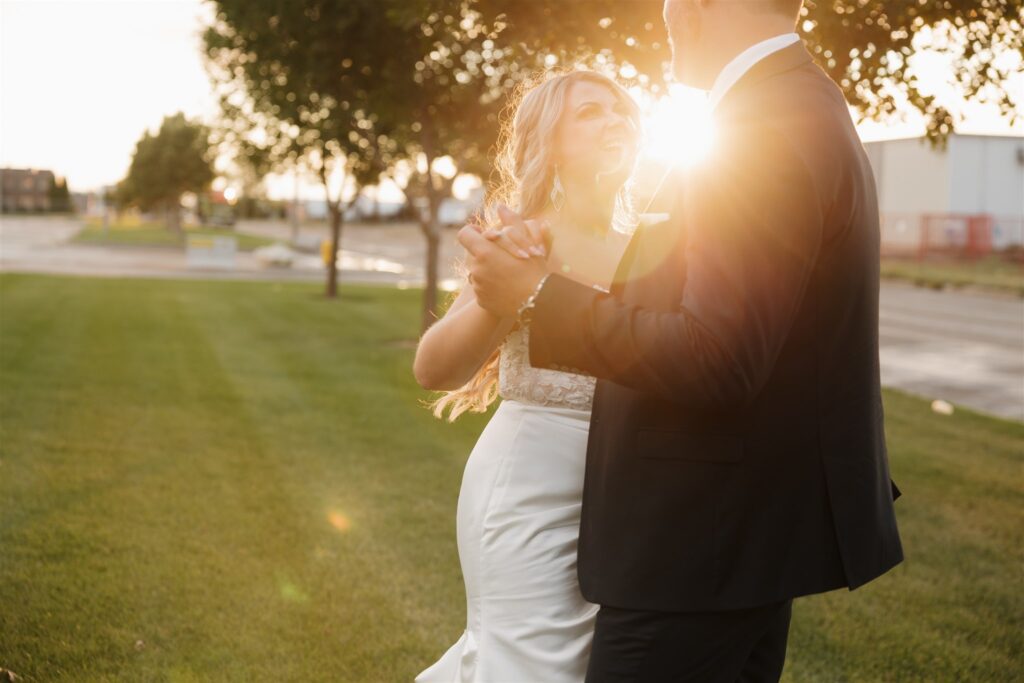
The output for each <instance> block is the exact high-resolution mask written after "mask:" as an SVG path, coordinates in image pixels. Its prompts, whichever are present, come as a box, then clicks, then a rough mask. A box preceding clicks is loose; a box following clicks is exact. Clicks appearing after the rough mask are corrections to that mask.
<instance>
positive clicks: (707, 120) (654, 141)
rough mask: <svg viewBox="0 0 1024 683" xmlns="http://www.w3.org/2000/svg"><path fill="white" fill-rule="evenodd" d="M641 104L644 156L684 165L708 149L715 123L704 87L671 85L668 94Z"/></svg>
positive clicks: (701, 157) (712, 140)
mask: <svg viewBox="0 0 1024 683" xmlns="http://www.w3.org/2000/svg"><path fill="white" fill-rule="evenodd" d="M644 105H646V106H643V109H644V111H645V115H644V118H643V126H644V140H645V142H644V149H643V154H644V156H646V157H648V158H649V159H651V160H653V161H657V162H660V163H666V164H672V165H673V166H678V167H682V168H685V167H688V166H693V165H694V164H697V163H699V162H700V161H701V160H702V159H704V158H705V157H707V155H708V154H709V153H710V152H711V149H712V147H713V145H714V137H715V126H714V121H713V119H712V117H711V107H710V105H709V104H708V100H707V95H706V94H705V93H704V91H702V90H696V89H694V88H687V87H685V86H681V85H673V86H671V88H670V89H669V94H668V96H666V97H661V98H659V99H657V100H654V101H648V102H646V103H644Z"/></svg>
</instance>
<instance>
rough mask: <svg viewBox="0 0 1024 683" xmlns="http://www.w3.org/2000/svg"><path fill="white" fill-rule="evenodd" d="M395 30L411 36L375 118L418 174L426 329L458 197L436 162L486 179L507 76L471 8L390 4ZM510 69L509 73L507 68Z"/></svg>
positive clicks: (433, 2) (489, 29)
mask: <svg viewBox="0 0 1024 683" xmlns="http://www.w3.org/2000/svg"><path fill="white" fill-rule="evenodd" d="M386 4H387V5H389V10H388V18H389V19H390V21H391V23H392V26H393V27H394V30H395V31H397V32H398V33H399V34H401V35H403V36H405V38H404V40H403V41H402V43H401V46H400V47H397V48H396V49H394V50H393V51H392V52H390V53H389V55H388V62H387V65H386V72H387V73H389V74H390V77H389V78H388V79H387V83H386V84H382V85H378V86H377V87H376V88H375V90H374V95H373V106H374V111H375V112H377V113H378V114H379V115H380V116H381V117H382V118H384V119H386V120H387V121H388V122H389V128H390V130H391V135H392V137H393V139H394V140H395V141H396V143H397V152H398V153H397V154H396V156H395V159H404V160H406V161H407V162H408V163H410V164H411V165H412V167H413V172H412V173H411V174H410V176H409V180H408V182H407V183H406V185H405V188H404V190H405V192H406V194H407V195H409V198H410V199H421V200H423V204H425V206H426V210H425V211H416V216H417V219H418V222H419V226H420V230H421V232H422V233H423V237H424V239H425V240H426V242H427V252H426V261H427V262H426V283H425V287H424V292H423V305H422V309H421V311H422V316H421V318H422V324H421V327H422V329H423V330H426V328H427V327H429V326H430V325H431V324H433V322H434V321H435V320H436V319H437V315H438V296H437V290H438V279H439V273H440V262H439V251H440V246H441V239H442V226H441V223H440V220H439V212H440V208H441V203H442V202H443V201H444V200H445V199H446V198H447V197H450V196H451V189H452V182H453V180H454V176H445V175H442V174H441V173H439V172H438V170H437V168H436V164H435V162H436V161H437V160H438V159H440V158H442V157H445V156H450V157H451V158H452V159H453V160H454V162H455V164H456V167H457V171H459V172H478V173H480V172H482V171H483V170H484V169H486V168H487V163H486V158H487V152H488V150H489V149H490V148H491V147H492V146H493V143H494V140H495V138H496V135H497V129H498V108H499V106H500V105H501V103H502V102H501V97H500V96H501V89H500V87H499V86H500V83H501V80H500V73H499V71H500V70H499V69H496V68H494V66H493V64H495V63H498V60H499V59H500V56H501V53H500V51H499V52H498V54H497V55H495V53H494V50H493V49H492V48H493V45H494V39H495V38H496V37H497V30H496V28H495V27H494V26H491V25H488V24H486V23H484V22H482V21H481V16H480V14H479V13H478V12H476V11H475V10H474V9H473V4H474V3H473V2H471V1H470V0H411V1H410V0H404V1H397V0H387V1H386ZM503 69H504V67H503Z"/></svg>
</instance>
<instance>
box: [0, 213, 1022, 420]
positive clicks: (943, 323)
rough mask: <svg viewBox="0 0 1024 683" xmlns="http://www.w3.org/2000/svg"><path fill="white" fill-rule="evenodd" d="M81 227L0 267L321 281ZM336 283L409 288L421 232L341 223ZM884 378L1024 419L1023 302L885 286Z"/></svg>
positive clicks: (54, 235) (26, 235)
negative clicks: (81, 237)
mask: <svg viewBox="0 0 1024 683" xmlns="http://www.w3.org/2000/svg"><path fill="white" fill-rule="evenodd" d="M78 229H79V224H78V223H77V222H74V221H69V220H67V219H52V218H30V219H12V218H7V217H4V218H2V219H0V271H28V272H47V273H66V274H79V275H102V276H111V275H113V276H126V277H135V276H144V277H170V278H182V277H189V278H231V279H275V280H279V279H304V280H313V281H317V280H320V279H322V278H323V266H322V264H321V263H320V261H319V257H318V256H316V255H307V256H304V257H300V258H299V261H298V262H297V264H296V267H294V268H291V269H284V270H282V269H276V268H267V267H265V266H263V265H262V264H261V263H260V262H259V261H258V260H257V259H256V258H255V257H253V256H252V255H251V254H239V255H238V257H237V259H236V262H235V268H234V269H233V270H226V271H225V270H221V271H209V270H197V269H192V268H189V267H188V265H187V263H186V262H185V257H184V255H183V254H182V253H181V252H180V251H178V250H173V249H139V248H130V249H128V248H122V247H117V248H115V247H96V246H82V245H72V244H67V243H66V240H67V239H68V238H70V237H71V236H72V235H74V233H75V232H76V231H77V230H78ZM238 229H239V230H240V231H243V232H247V233H251V234H259V235H263V236H267V237H273V238H277V239H281V240H287V239H288V237H289V236H290V230H289V228H288V226H287V225H285V224H283V223H268V222H249V223H245V222H243V223H241V224H240V225H239V226H238ZM326 235H327V230H326V228H325V227H323V226H304V227H303V228H302V229H301V231H300V234H299V240H298V243H299V244H300V245H302V246H304V247H306V248H309V249H314V248H315V247H316V246H317V245H319V243H320V240H321V239H323V238H324V237H325V236H326ZM449 237H451V239H446V240H445V245H444V248H443V250H442V263H444V264H445V268H444V273H443V277H444V278H445V279H446V280H447V282H448V284H451V283H454V279H453V278H454V277H455V269H454V261H455V256H456V254H457V247H456V245H455V241H454V235H450V236H449ZM343 242H344V245H345V247H346V248H345V250H344V252H343V254H342V259H341V263H342V280H343V281H352V282H356V281H358V282H376V283H386V284H394V285H399V286H403V285H409V286H415V285H416V284H418V283H420V282H422V279H423V244H424V242H423V238H422V236H421V235H420V234H419V232H418V230H417V229H416V227H415V226H412V225H396V226H387V225H384V226H360V225H352V226H347V227H346V228H345V232H344V237H343ZM880 330H881V334H880V339H881V364H882V381H883V383H884V384H886V386H892V387H897V388H900V389H903V390H906V391H910V392H913V393H916V394H919V395H922V396H925V397H927V398H933V399H934V398H939V399H943V400H946V401H949V402H950V403H953V404H954V405H958V404H959V405H964V406H968V407H971V408H973V409H976V410H980V411H983V412H987V413H991V414H995V415H1000V416H1002V417H1006V418H1010V419H1015V420H1020V421H1024V300H1022V299H1020V298H1016V297H1011V296H999V295H993V294H987V293H970V292H935V291H931V290H925V289H920V288H916V287H912V286H909V285H903V284H899V283H888V282H887V283H885V284H884V285H883V287H882V298H881V317H880Z"/></svg>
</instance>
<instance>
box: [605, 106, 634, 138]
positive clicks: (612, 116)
mask: <svg viewBox="0 0 1024 683" xmlns="http://www.w3.org/2000/svg"><path fill="white" fill-rule="evenodd" d="M605 121H606V123H605V133H612V132H616V133H623V134H625V135H633V134H634V133H635V132H636V127H635V126H634V125H633V120H632V119H630V118H629V117H628V116H626V115H625V114H623V113H621V112H617V111H612V112H609V114H608V117H607V118H606V119H605Z"/></svg>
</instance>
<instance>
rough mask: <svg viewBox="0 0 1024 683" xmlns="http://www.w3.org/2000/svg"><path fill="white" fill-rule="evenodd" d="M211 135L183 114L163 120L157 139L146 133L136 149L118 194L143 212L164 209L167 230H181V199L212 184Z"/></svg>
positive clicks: (155, 136) (203, 127)
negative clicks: (188, 193)
mask: <svg viewBox="0 0 1024 683" xmlns="http://www.w3.org/2000/svg"><path fill="white" fill-rule="evenodd" d="M212 157H213V155H212V152H211V147H210V131H209V129H208V128H207V127H206V126H203V125H201V124H199V123H194V122H192V121H189V120H188V119H186V118H185V115H184V114H182V113H180V112H179V113H177V114H175V115H173V116H167V117H165V118H164V120H163V123H161V124H160V130H159V131H158V132H157V133H156V135H152V134H151V133H150V132H149V131H146V132H145V133H144V134H143V135H142V139H140V140H139V142H138V143H137V144H136V146H135V154H134V155H133V156H132V163H131V166H130V167H129V169H128V175H127V177H126V178H125V179H124V180H123V181H122V182H121V183H120V185H119V187H118V194H119V196H120V198H122V199H123V201H124V202H126V203H130V204H134V205H136V206H138V207H139V208H141V209H142V210H143V211H152V210H155V209H161V210H163V211H164V213H165V216H166V222H167V227H168V228H170V229H171V230H173V231H175V232H179V231H180V230H181V195H183V194H184V193H186V192H202V191H203V190H205V189H207V188H208V187H209V185H210V183H211V182H212V181H213V178H214V172H213V158H212Z"/></svg>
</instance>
